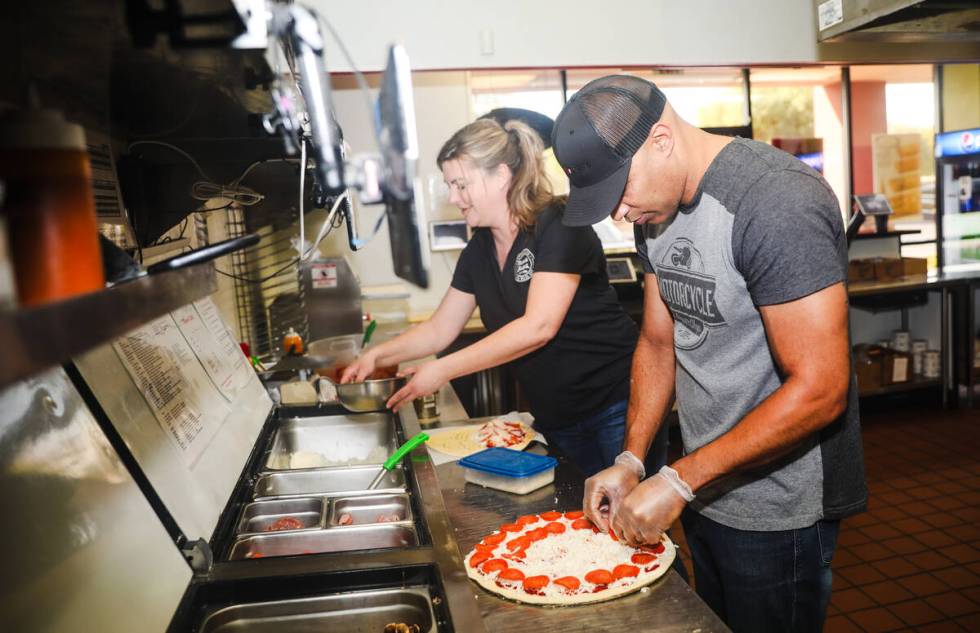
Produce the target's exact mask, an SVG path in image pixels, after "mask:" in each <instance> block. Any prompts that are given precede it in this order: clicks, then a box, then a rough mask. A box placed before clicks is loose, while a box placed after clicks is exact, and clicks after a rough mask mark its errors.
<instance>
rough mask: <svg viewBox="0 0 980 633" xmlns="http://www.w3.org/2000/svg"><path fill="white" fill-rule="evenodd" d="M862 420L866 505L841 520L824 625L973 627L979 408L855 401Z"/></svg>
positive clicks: (978, 624) (977, 622) (857, 632)
mask: <svg viewBox="0 0 980 633" xmlns="http://www.w3.org/2000/svg"><path fill="white" fill-rule="evenodd" d="M862 424H863V435H864V452H865V467H866V475H867V480H868V489H869V492H870V501H869V510H868V512H865V513H863V514H860V515H858V516H855V517H852V518H850V519H847V520H845V521H844V523H843V525H842V527H841V532H840V540H839V542H838V545H837V552H836V554H835V555H834V562H833V569H834V590H833V595H832V596H831V602H830V607H829V610H828V613H827V622H826V626H825V627H824V631H825V632H826V633H851V632H854V633H881V632H884V631H922V632H923V633H939V632H945V631H949V632H961V631H971V632H980V410H978V411H943V410H941V409H939V408H938V405H933V404H928V405H910V406H901V407H898V406H894V405H887V404H885V405H882V404H881V403H878V404H877V405H876V406H875V407H874V408H872V407H869V406H865V404H864V403H862ZM675 445H676V444H675ZM671 533H672V535H673V536H674V538H675V540H676V541H677V542H678V544H679V546H680V548H681V558H682V559H683V560H684V563H685V564H686V565H687V568H688V570H691V562H690V557H689V554H688V551H687V544H686V543H685V542H684V536H683V531H682V530H681V529H680V526H679V525H675V526H674V528H673V529H672V530H671Z"/></svg>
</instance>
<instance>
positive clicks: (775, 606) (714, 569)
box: [681, 510, 840, 633]
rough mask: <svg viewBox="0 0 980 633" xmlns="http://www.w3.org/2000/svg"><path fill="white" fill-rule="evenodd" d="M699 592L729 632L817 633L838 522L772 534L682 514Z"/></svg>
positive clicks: (824, 608) (827, 593)
mask: <svg viewBox="0 0 980 633" xmlns="http://www.w3.org/2000/svg"><path fill="white" fill-rule="evenodd" d="M681 523H682V524H683V525H684V534H685V536H686V537H687V543H688V545H689V546H690V548H691V558H692V559H693V562H694V581H695V584H696V588H697V592H698V595H699V596H701V598H702V599H703V600H704V601H705V602H706V603H708V606H709V607H711V609H712V610H713V611H714V612H715V613H717V614H718V617H720V618H721V619H722V620H724V621H725V624H727V625H728V626H729V627H731V629H732V631H734V633H768V632H770V631H771V632H772V633H803V632H806V633H811V632H812V633H820V631H822V630H823V622H824V618H825V616H826V613H827V604H828V602H830V585H831V572H830V560H831V559H832V558H833V556H834V549H835V548H836V547H837V533H838V530H839V528H840V521H817V522H816V523H815V524H813V525H811V526H810V527H807V528H802V529H799V530H783V531H777V532H753V531H748V530H736V529H735V528H730V527H727V526H725V525H721V524H720V523H717V522H715V521H712V520H711V519H708V518H706V517H704V516H701V515H700V514H697V513H696V512H694V511H692V510H685V511H684V513H683V514H682V515H681Z"/></svg>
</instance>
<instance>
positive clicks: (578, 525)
mask: <svg viewBox="0 0 980 633" xmlns="http://www.w3.org/2000/svg"><path fill="white" fill-rule="evenodd" d="M594 527H595V526H594V525H592V521H589V520H588V519H575V520H574V521H572V529H573V530H591V529H592V528H594Z"/></svg>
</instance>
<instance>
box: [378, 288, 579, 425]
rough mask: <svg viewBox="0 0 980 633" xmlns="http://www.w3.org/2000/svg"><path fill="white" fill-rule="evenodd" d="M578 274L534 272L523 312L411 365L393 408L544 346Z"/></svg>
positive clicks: (562, 314)
mask: <svg viewBox="0 0 980 633" xmlns="http://www.w3.org/2000/svg"><path fill="white" fill-rule="evenodd" d="M581 277H582V276H581V275H576V274H569V273H535V274H534V276H533V277H532V278H531V287H530V288H529V289H528V295H527V306H526V308H525V309H524V315H523V316H521V317H519V318H517V319H514V320H513V321H511V322H510V323H508V324H507V325H505V326H504V327H502V328H500V329H499V330H497V331H496V332H494V333H493V334H491V335H489V336H486V337H484V338H483V339H481V340H480V341H478V342H476V343H474V344H473V345H470V346H468V347H465V348H463V349H461V350H459V351H458V352H454V353H452V354H450V355H448V356H445V357H443V358H440V359H438V360H435V361H432V362H429V363H425V364H424V365H419V366H417V367H410V368H409V369H408V370H406V372H405V373H406V374H412V375H413V376H412V380H411V381H409V383H408V384H407V385H405V386H404V387H402V389H400V390H399V391H398V392H396V393H395V395H393V396H392V397H391V399H390V400H389V401H388V406H389V407H390V408H392V409H397V408H398V407H399V406H401V405H402V404H404V403H405V402H406V401H408V400H413V399H415V398H418V397H420V396H424V395H428V394H430V393H433V392H434V391H436V390H437V389H439V388H440V387H442V385H444V384H446V382H448V381H449V380H451V379H453V378H456V377H459V376H465V375H466V374H472V373H473V372H477V371H480V370H481V369H486V368H488V367H496V366H497V365H502V364H503V363H506V362H508V361H511V360H514V359H515V358H520V357H521V356H525V355H527V354H530V353H531V352H533V351H534V350H536V349H539V348H541V347H544V346H545V345H546V344H547V343H548V341H550V340H551V339H553V338H554V337H555V334H557V333H558V329H559V328H560V327H561V324H562V323H563V322H564V321H565V315H566V314H568V308H569V306H571V305H572V299H573V298H574V297H575V291H576V290H578V284H579V281H580V280H581Z"/></svg>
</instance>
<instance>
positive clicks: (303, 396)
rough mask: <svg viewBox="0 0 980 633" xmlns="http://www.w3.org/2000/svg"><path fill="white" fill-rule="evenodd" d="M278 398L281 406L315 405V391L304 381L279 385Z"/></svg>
mask: <svg viewBox="0 0 980 633" xmlns="http://www.w3.org/2000/svg"><path fill="white" fill-rule="evenodd" d="M279 398H280V401H281V402H282V403H283V404H316V389H314V388H313V385H311V384H310V383H308V382H306V381H305V380H299V381H296V382H285V383H283V384H281V385H279Z"/></svg>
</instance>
